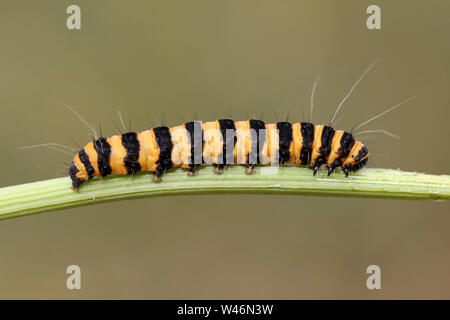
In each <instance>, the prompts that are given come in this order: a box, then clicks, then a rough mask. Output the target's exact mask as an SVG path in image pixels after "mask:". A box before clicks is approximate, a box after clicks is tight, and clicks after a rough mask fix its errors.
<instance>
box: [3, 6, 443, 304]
mask: <svg viewBox="0 0 450 320" xmlns="http://www.w3.org/2000/svg"><path fill="white" fill-rule="evenodd" d="M71 4H77V5H79V6H80V7H81V18H82V22H81V24H82V25H81V26H82V29H81V30H74V31H69V30H68V29H67V28H66V18H67V17H68V15H67V14H66V8H67V7H68V6H69V5H71ZM369 4H377V5H379V6H380V7H381V18H382V22H381V23H382V30H372V31H371V30H368V29H367V28H366V24H365V21H366V19H367V17H368V15H367V14H366V8H367V7H368V5H369ZM0 7H1V10H0V37H1V41H2V46H1V50H0V70H1V73H0V110H1V114H0V115H1V117H0V119H1V125H0V139H1V147H2V149H1V153H2V157H1V159H0V166H1V168H2V170H1V180H0V186H8V185H13V184H20V183H26V182H31V181H37V180H42V179H49V178H53V177H58V176H63V175H66V169H65V165H64V164H62V163H61V161H70V160H71V159H70V156H67V155H65V154H62V153H58V152H55V151H52V150H46V149H34V150H19V147H21V146H26V145H30V144H37V143H42V142H56V143H61V144H68V145H74V142H73V141H74V140H75V141H77V143H79V144H85V143H86V142H88V141H89V139H90V138H89V137H88V133H89V132H88V130H87V129H86V128H85V127H84V126H83V125H82V124H81V122H80V121H79V120H78V119H76V117H75V116H74V115H73V114H71V113H70V112H68V110H67V109H65V108H64V107H62V106H61V105H60V104H58V102H57V101H56V99H59V100H62V101H64V102H66V103H68V104H70V105H72V106H73V107H74V108H76V110H77V111H78V112H79V113H81V114H82V115H83V116H84V117H86V118H87V119H88V120H89V122H91V123H93V124H95V125H98V123H99V122H101V125H102V128H103V133H104V134H105V135H112V134H115V133H117V130H116V129H115V126H114V122H116V123H119V120H118V115H117V111H118V110H120V111H121V112H122V114H123V116H124V118H125V121H126V122H128V121H131V127H132V129H133V130H136V131H140V130H144V129H146V128H149V127H150V122H151V121H153V122H156V123H160V122H161V119H162V115H163V114H164V119H165V120H164V121H165V123H166V124H168V125H175V124H178V123H181V122H183V121H184V120H192V119H193V117H194V115H196V117H197V118H198V119H199V120H204V121H205V120H211V119H214V118H218V117H223V116H225V115H226V113H227V111H228V109H229V110H230V111H231V115H232V117H233V118H235V119H236V120H238V119H245V118H247V117H249V116H255V117H258V116H259V115H260V114H261V113H263V114H264V115H263V119H264V120H266V121H275V120H276V118H277V117H278V118H279V119H284V118H285V117H286V115H287V114H288V113H289V114H290V116H289V119H290V120H291V121H299V120H302V113H303V110H304V109H305V108H306V109H305V114H307V112H308V111H307V107H308V105H309V96H310V91H311V87H312V83H313V81H314V78H315V76H316V75H317V74H318V73H320V75H321V82H320V83H319V87H318V92H317V96H316V109H315V111H314V118H313V121H314V122H316V123H321V122H325V123H326V122H328V120H329V119H330V117H331V115H332V113H333V112H334V110H335V108H336V106H337V104H338V103H339V101H340V100H341V99H342V98H343V96H344V95H345V94H346V92H347V91H348V90H349V88H350V87H351V86H352V85H353V83H354V82H355V81H356V79H357V78H358V77H359V76H360V74H361V73H362V71H363V70H364V69H365V68H366V67H367V66H368V65H369V64H370V63H371V62H372V61H374V60H375V59H376V58H381V60H380V62H379V63H378V64H377V66H376V67H375V68H374V69H373V70H372V71H371V72H370V73H369V75H368V76H367V77H366V79H364V80H363V82H362V83H361V85H360V86H359V87H358V89H357V90H356V91H355V92H354V94H353V95H352V97H351V98H350V99H349V101H348V102H347V103H346V104H345V106H344V109H343V112H342V115H343V116H344V117H343V119H342V121H340V122H339V123H338V124H337V127H338V128H343V129H350V128H351V127H352V126H353V125H354V124H356V123H359V122H362V121H364V120H366V119H368V118H369V117H370V116H371V115H375V114H377V113H379V112H381V111H383V110H384V109H385V108H387V107H388V106H391V105H393V104H396V103H398V102H400V101H401V100H403V99H405V98H407V97H410V96H416V97H417V99H416V100H414V101H412V102H410V103H408V105H406V106H404V107H402V108H401V109H399V110H397V111H395V112H393V113H391V114H389V115H388V116H386V117H384V118H382V119H379V120H377V121H376V122H374V123H373V124H371V125H370V126H368V127H367V128H368V129H378V128H383V129H386V130H389V131H392V132H394V133H396V134H399V135H400V136H401V139H400V140H395V139H391V138H389V137H384V136H377V137H376V139H367V141H364V139H362V140H363V141H364V142H367V144H368V146H369V147H370V150H371V151H372V153H373V157H371V160H370V161H371V162H372V164H375V166H377V167H387V168H401V169H403V170H410V171H420V172H428V173H435V174H448V172H449V171H448V164H449V160H448V159H449V157H450V151H449V148H448V144H449V142H448V141H449V138H450V134H449V129H448V119H449V115H450V111H449V102H450V90H449V84H450V73H449V70H450V68H449V67H450V60H449V56H450V42H449V41H448V39H449V31H450V20H449V18H448V12H449V11H450V3H449V2H448V1H441V0H436V1H425V0H421V1H406V0H404V1H370V2H369V1H356V0H354V1H312V0H311V1H286V0H283V1H262V0H254V1H243V0H226V1H225V0H221V1H219V0H214V1H211V0H202V1H197V0H194V1H130V2H124V1H87V0H86V1H61V0H58V1H56V0H54V1H31V0H30V1H24V0H21V1H13V0H8V1H6V0H3V1H2V2H1V5H0ZM68 187H69V186H68ZM449 209H450V206H449V204H448V202H431V201H430V202H419V201H417V202H415V201H400V200H366V199H343V198H320V197H307V196H276V195H213V196H177V197H167V198H153V199H141V200H132V201H122V202H117V203H108V204H100V205H96V206H92V207H85V208H76V209H70V210H63V211H58V212H52V213H46V214H40V215H35V216H29V217H24V218H20V219H13V220H7V221H0V298H163V299H166V298H167V299H170V298H202V299H209V298H284V299H299V298H308V299H309V298H327V299H328V298H338V299H341V298H356V299H359V298H368V299H372V298H386V299H391V298H447V299H448V298H450V274H449V270H450V254H449V252H450V250H449V249H450V233H449V227H450V214H449V213H450V210H449ZM70 264H76V265H79V266H80V267H81V272H82V290H80V291H76V290H75V291H69V290H67V289H66V287H65V281H66V277H67V275H66V274H65V270H66V267H67V266H68V265H70ZM371 264H376V265H379V266H380V267H381V273H382V275H381V281H382V282H381V286H382V289H381V290H373V291H370V290H368V289H367V288H366V278H367V277H368V275H367V274H366V272H365V271H366V268H367V266H369V265H371Z"/></svg>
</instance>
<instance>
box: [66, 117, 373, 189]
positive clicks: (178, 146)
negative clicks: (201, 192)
mask: <svg viewBox="0 0 450 320" xmlns="http://www.w3.org/2000/svg"><path fill="white" fill-rule="evenodd" d="M368 157H369V151H368V149H367V147H366V146H364V144H362V143H361V142H360V141H358V140H356V139H355V138H354V137H353V135H352V134H351V133H349V132H346V131H343V130H335V129H333V128H332V127H331V126H326V125H314V124H312V123H309V122H301V123H290V122H277V123H271V124H266V123H264V122H263V121H261V120H254V119H251V120H247V121H233V120H231V119H219V120H216V121H211V122H200V121H192V122H186V123H184V124H183V125H180V126H176V127H172V128H169V127H166V126H160V127H155V128H153V129H150V130H146V131H143V132H140V133H135V132H127V133H124V134H120V135H115V136H112V137H110V138H104V137H102V138H97V139H94V140H93V141H92V142H90V143H88V144H87V145H86V146H85V147H84V148H83V149H81V150H80V151H79V152H78V153H77V155H76V156H75V158H74V159H73V161H72V163H71V166H70V168H69V175H70V178H71V179H72V188H73V189H74V190H78V188H79V187H80V186H81V184H82V183H83V182H85V181H88V180H90V179H92V177H98V176H102V177H105V176H108V175H110V174H123V175H124V174H134V173H136V172H139V171H147V172H152V173H153V174H154V181H160V180H161V175H162V173H163V172H165V171H166V170H167V169H170V168H174V167H181V168H185V169H188V175H194V174H195V170H196V167H197V166H198V165H201V164H212V165H213V166H214V170H215V172H216V173H222V172H223V170H224V168H225V167H226V165H228V164H236V163H237V164H242V165H245V167H246V170H245V171H246V173H252V172H253V170H254V167H255V165H257V164H271V165H273V164H276V163H279V164H290V165H299V166H300V165H302V166H306V165H309V166H311V167H312V168H313V169H314V174H316V173H317V170H318V169H319V168H320V166H322V165H326V166H327V168H328V175H330V174H331V173H332V172H333V170H334V169H335V168H337V167H340V168H341V169H342V170H343V171H344V173H345V175H346V176H348V173H349V171H357V170H359V169H360V168H362V167H363V166H364V165H365V164H366V163H367V160H368Z"/></svg>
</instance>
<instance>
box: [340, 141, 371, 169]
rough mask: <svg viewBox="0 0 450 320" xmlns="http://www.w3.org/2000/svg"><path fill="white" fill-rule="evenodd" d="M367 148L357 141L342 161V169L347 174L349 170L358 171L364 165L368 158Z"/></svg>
mask: <svg viewBox="0 0 450 320" xmlns="http://www.w3.org/2000/svg"><path fill="white" fill-rule="evenodd" d="M369 155H370V153H369V149H367V147H366V146H365V145H363V144H362V143H361V142H359V141H357V142H356V143H355V145H354V146H353V148H352V150H351V151H350V153H349V155H348V156H347V158H346V159H345V161H343V163H342V170H343V171H344V173H345V175H346V176H348V173H349V172H350V171H358V170H359V169H361V168H362V167H364V166H365V165H366V163H367V160H368V159H369Z"/></svg>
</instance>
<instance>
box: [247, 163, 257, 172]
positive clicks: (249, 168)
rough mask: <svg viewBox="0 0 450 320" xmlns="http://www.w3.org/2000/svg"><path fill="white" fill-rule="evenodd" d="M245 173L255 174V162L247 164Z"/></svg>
mask: <svg viewBox="0 0 450 320" xmlns="http://www.w3.org/2000/svg"><path fill="white" fill-rule="evenodd" d="M245 173H246V174H254V173H255V165H254V164H247V165H246V166H245Z"/></svg>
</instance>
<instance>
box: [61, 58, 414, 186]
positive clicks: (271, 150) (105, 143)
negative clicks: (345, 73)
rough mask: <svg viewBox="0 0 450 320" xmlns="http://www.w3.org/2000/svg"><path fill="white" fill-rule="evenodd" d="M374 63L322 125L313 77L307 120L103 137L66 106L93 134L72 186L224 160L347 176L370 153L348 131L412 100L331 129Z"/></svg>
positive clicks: (219, 168) (191, 170) (219, 164)
mask: <svg viewBox="0 0 450 320" xmlns="http://www.w3.org/2000/svg"><path fill="white" fill-rule="evenodd" d="M375 63H376V61H375V62H374V63H372V64H371V65H370V66H369V67H368V68H367V69H366V70H365V71H364V73H363V74H362V75H361V76H360V78H359V79H358V80H357V81H356V83H355V84H354V85H353V86H352V88H351V89H350V91H349V92H348V93H347V95H346V96H345V97H344V98H343V99H342V101H341V102H340V104H339V106H338V107H337V109H336V111H335V113H334V115H333V117H332V118H331V120H330V122H329V124H328V125H315V124H313V123H312V111H313V105H314V104H313V98H314V93H315V90H316V86H317V84H318V81H319V77H317V78H316V81H315V82H314V85H313V89H312V93H311V100H310V102H311V108H310V118H309V121H308V122H297V123H290V122H288V121H282V122H276V123H264V122H263V121H261V120H256V119H250V120H245V121H233V120H231V119H228V118H226V119H219V120H216V121H209V122H201V121H191V122H185V123H184V124H182V125H179V126H175V127H171V128H169V127H167V126H159V127H154V128H152V129H150V130H145V131H142V132H140V133H136V132H127V133H123V134H119V135H114V136H112V137H109V138H105V137H97V135H96V132H95V130H94V129H93V128H92V127H91V126H90V125H89V124H88V123H87V122H86V120H84V119H83V118H82V117H81V116H80V115H79V114H78V113H76V111H75V110H72V108H71V107H70V106H68V105H66V107H67V108H69V109H70V110H71V111H72V112H73V113H74V114H75V115H76V116H77V117H78V118H80V120H82V121H83V122H84V123H85V125H86V126H87V127H89V128H90V129H91V130H92V131H93V133H94V139H93V141H91V142H89V143H88V144H87V145H86V146H85V147H84V148H82V149H81V150H79V151H78V152H77V154H76V155H75V157H74V158H73V160H72V162H71V164H70V167H69V176H70V178H71V180H72V189H73V190H78V189H79V187H80V186H81V185H82V184H83V183H84V182H86V181H88V180H90V179H92V178H93V177H105V176H108V175H111V174H119V175H133V174H135V173H136V172H139V171H145V172H151V173H153V180H154V181H155V182H160V181H161V176H162V174H163V173H164V172H165V171H166V170H168V169H170V168H178V167H179V168H184V169H187V170H188V171H187V174H188V175H189V176H193V175H195V174H196V168H197V167H198V166H199V165H203V164H206V165H212V166H213V167H214V172H216V173H217V174H222V173H223V172H224V169H225V167H226V166H227V165H230V164H240V165H244V166H245V172H246V173H248V174H252V173H253V172H254V169H255V166H256V165H259V164H263V165H274V164H280V165H296V166H310V167H311V168H312V169H313V174H314V175H315V174H316V173H317V171H318V170H319V168H320V167H321V166H323V165H325V166H326V167H327V168H328V175H330V174H331V173H332V172H333V171H334V170H335V169H336V168H341V170H342V171H343V172H344V173H345V176H347V177H348V175H349V172H351V171H358V170H360V169H361V168H362V167H364V166H365V165H366V164H367V161H368V159H369V156H370V153H369V150H368V148H367V146H366V145H364V144H363V143H362V142H360V141H359V140H358V139H356V138H355V134H353V133H352V132H353V130H356V129H358V128H360V127H362V126H363V125H366V124H367V123H369V122H371V121H372V120H375V119H377V118H379V117H381V116H382V115H384V114H386V113H388V112H390V111H392V110H394V109H396V108H398V107H399V106H401V105H403V104H404V103H406V102H407V101H409V100H412V99H414V98H415V97H412V98H408V99H406V100H404V101H402V102H400V103H399V104H397V105H395V106H393V107H391V108H389V109H387V110H385V111H384V112H382V113H381V114H378V115H377V116H375V117H372V118H370V119H369V120H367V121H365V122H363V123H361V124H359V125H357V126H355V127H354V128H353V129H352V130H351V131H350V132H348V131H344V130H336V129H334V128H333V122H334V119H335V118H336V115H337V114H338V112H339V110H340V109H341V107H342V105H343V104H344V102H345V101H346V100H347V99H348V97H349V96H350V94H351V93H352V91H353V90H354V89H355V88H356V86H357V85H358V84H359V82H360V81H361V80H362V79H363V78H364V76H365V75H366V74H367V72H368V71H369V70H370V69H371V68H372V67H373V66H374V65H375ZM119 115H120V114H119ZM369 132H381V133H385V134H387V135H390V136H394V135H392V134H390V133H389V132H387V131H386V130H381V129H378V130H367V131H365V132H359V133H360V134H362V133H369Z"/></svg>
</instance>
